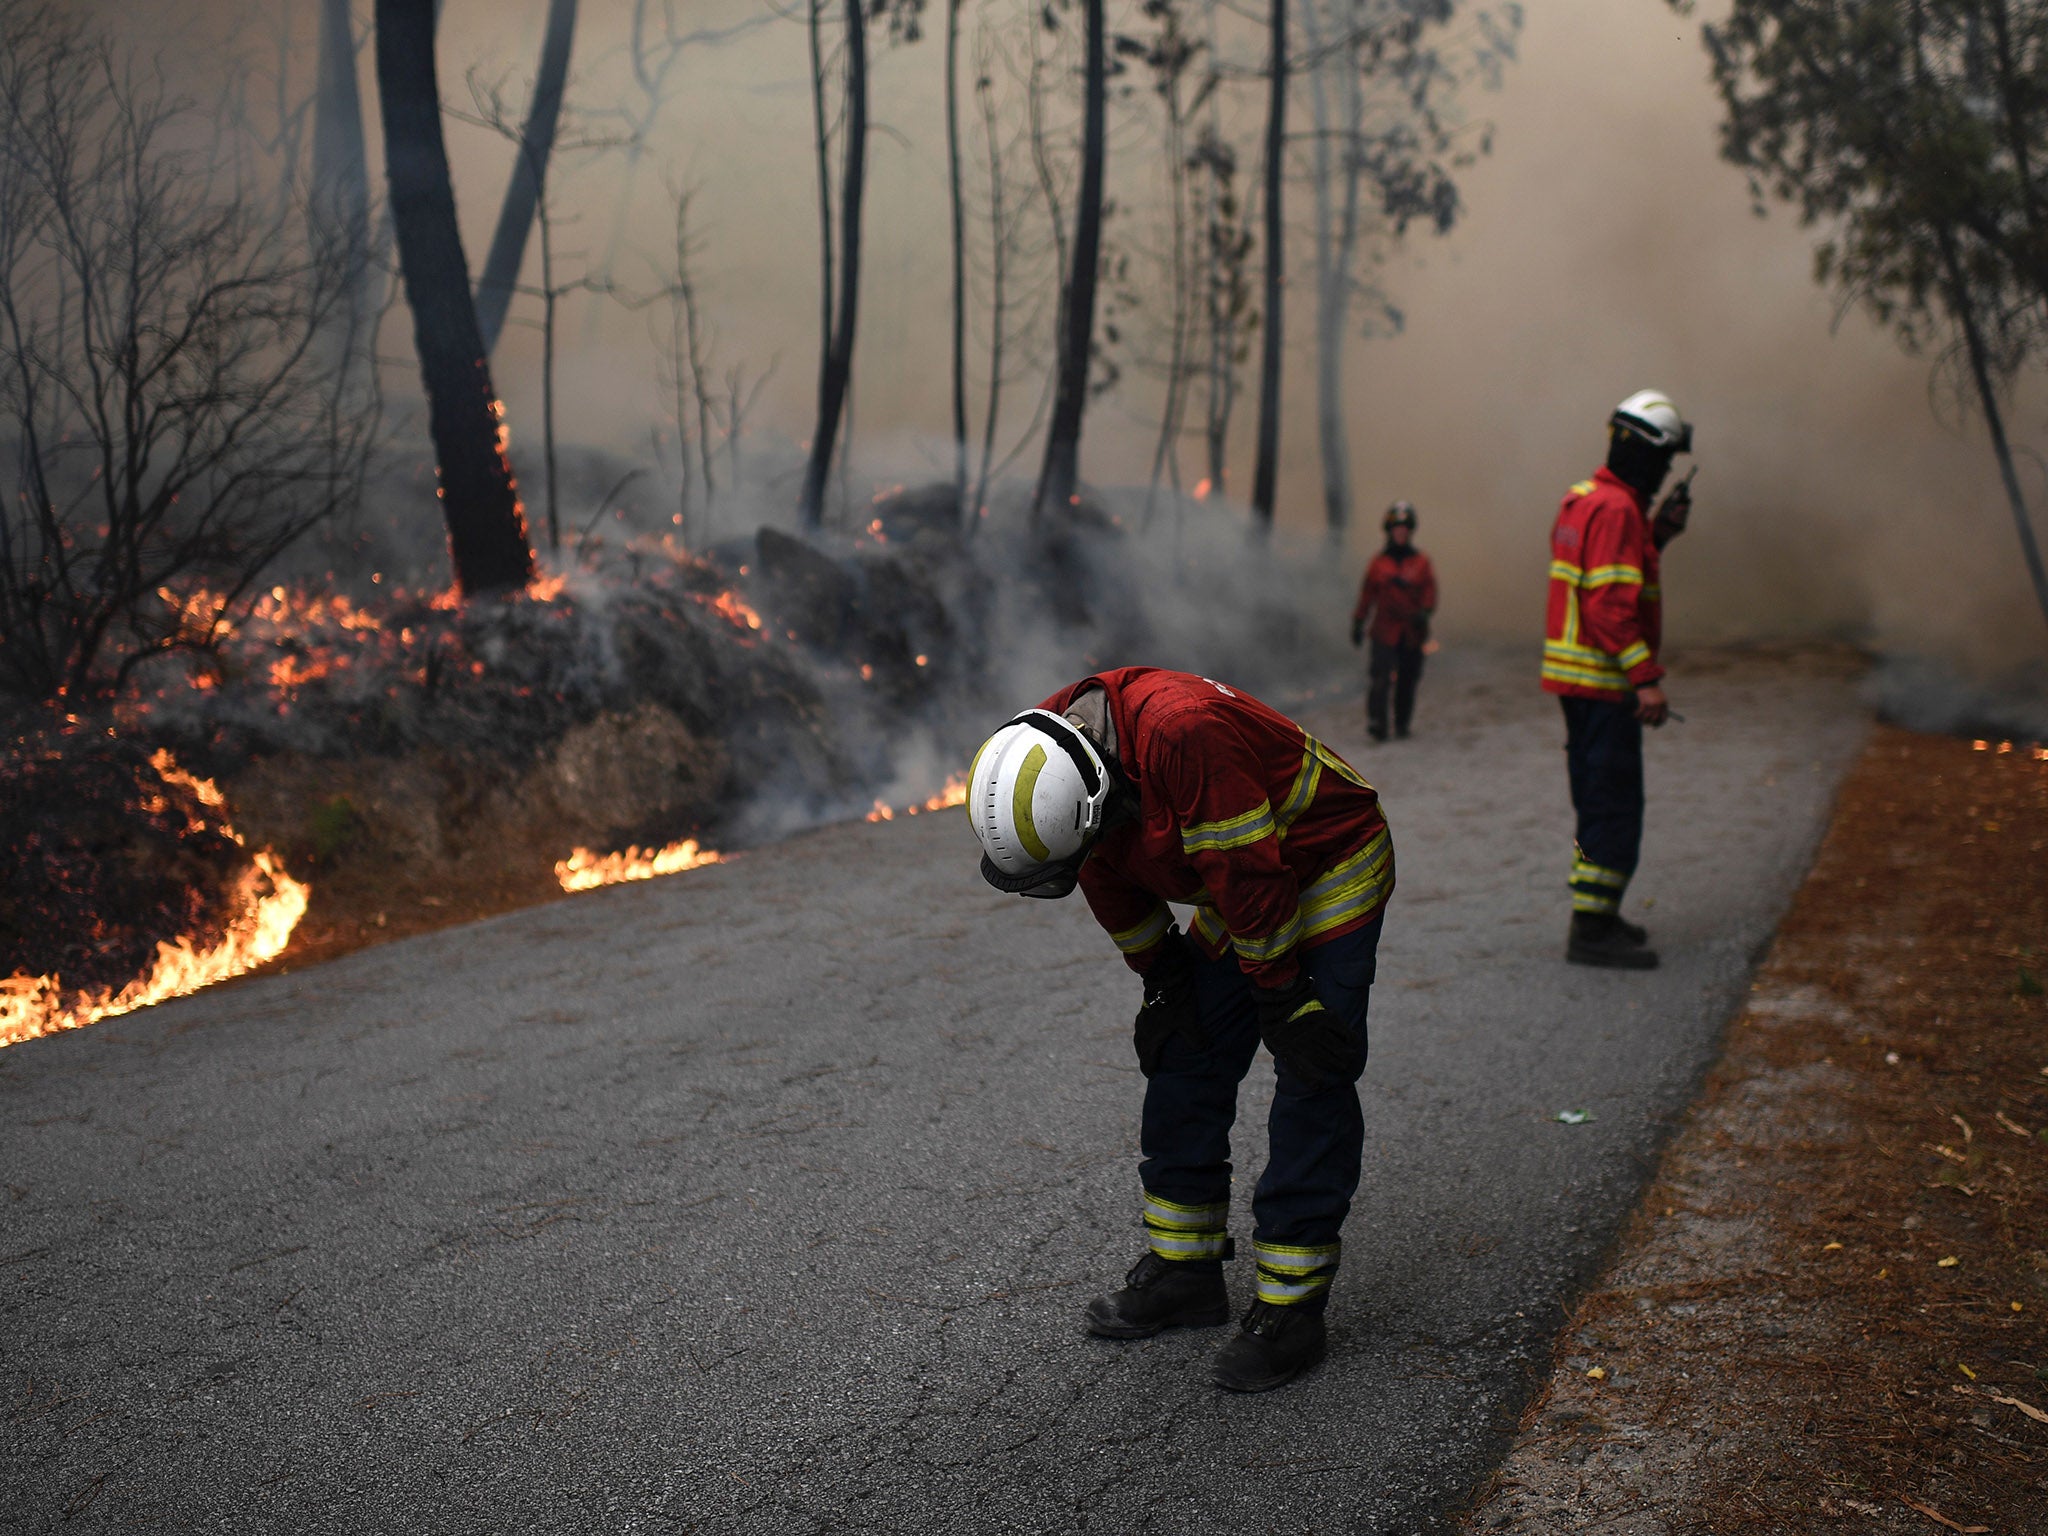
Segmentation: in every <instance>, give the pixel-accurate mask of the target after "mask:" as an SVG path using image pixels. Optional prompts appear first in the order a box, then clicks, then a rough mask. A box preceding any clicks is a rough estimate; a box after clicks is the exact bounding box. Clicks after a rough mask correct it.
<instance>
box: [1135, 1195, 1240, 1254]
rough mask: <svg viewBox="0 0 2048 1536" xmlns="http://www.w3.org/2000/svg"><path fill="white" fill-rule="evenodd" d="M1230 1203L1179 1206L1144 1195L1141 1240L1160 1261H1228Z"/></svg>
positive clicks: (1157, 1197) (1170, 1201) (1154, 1196)
mask: <svg viewBox="0 0 2048 1536" xmlns="http://www.w3.org/2000/svg"><path fill="white" fill-rule="evenodd" d="M1229 1220H1230V1202H1229V1201H1227V1200H1226V1201H1223V1202H1222V1203H1221V1204H1218V1205H1181V1204H1179V1203H1178V1202H1177V1201H1173V1200H1162V1199H1161V1198H1160V1197H1159V1196H1157V1195H1155V1194H1152V1193H1150V1192H1149V1191H1148V1192H1147V1193H1146V1195H1145V1238H1146V1241H1147V1242H1148V1243H1149V1244H1150V1245H1151V1248H1152V1251H1153V1252H1154V1253H1156V1254H1158V1255H1159V1257H1161V1258H1162V1259H1227V1258H1229V1257H1230V1233H1229V1231H1228V1230H1227V1228H1228V1225H1229Z"/></svg>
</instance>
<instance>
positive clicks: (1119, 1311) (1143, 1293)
mask: <svg viewBox="0 0 2048 1536" xmlns="http://www.w3.org/2000/svg"><path fill="white" fill-rule="evenodd" d="M1229 1321H1230V1294H1229V1292H1227V1291H1225V1290H1224V1289H1223V1261H1222V1260H1221V1259H1162V1258H1161V1257H1159V1255H1158V1254H1156V1253H1147V1254H1146V1255H1145V1257H1143V1258H1142V1259H1140V1260H1138V1262H1137V1263H1136V1264H1135V1265H1133V1266H1132V1268H1131V1272H1130V1273H1129V1274H1128V1275H1125V1276H1124V1286H1123V1289H1122V1290H1120V1291H1111V1292H1110V1293H1109V1294H1108V1295H1107V1296H1098V1297H1096V1298H1095V1299H1094V1300H1093V1301H1091V1302H1089V1303H1088V1331H1089V1332H1090V1333H1092V1334H1094V1335H1095V1336H1096V1337H1097V1338H1101V1339H1149V1338H1150V1337H1152V1335H1153V1334H1155V1333H1158V1332H1160V1331H1161V1330H1162V1329H1166V1328H1209V1327H1214V1326H1215V1325H1216V1324H1217V1323H1227V1322H1229Z"/></svg>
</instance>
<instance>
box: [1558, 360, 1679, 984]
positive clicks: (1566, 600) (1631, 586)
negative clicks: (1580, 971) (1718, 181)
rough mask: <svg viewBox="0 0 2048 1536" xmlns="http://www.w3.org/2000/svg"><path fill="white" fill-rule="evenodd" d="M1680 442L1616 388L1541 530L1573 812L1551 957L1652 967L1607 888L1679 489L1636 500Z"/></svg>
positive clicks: (1638, 824) (1623, 877)
mask: <svg viewBox="0 0 2048 1536" xmlns="http://www.w3.org/2000/svg"><path fill="white" fill-rule="evenodd" d="M1691 451H1692V428H1691V426H1689V425H1688V424H1687V423H1686V422H1685V420H1684V419H1683V418H1682V417H1681V416H1680V415H1679V414H1678V407H1677V406H1675V405H1673V404H1672V403H1671V401H1670V399H1669V398H1668V397H1666V396H1665V395H1662V394H1660V393H1658V392H1657V391H1656V390H1653V389H1645V390H1639V391H1638V392H1636V393H1635V394H1633V395H1630V396H1629V397H1628V398H1627V399H1626V400H1624V401H1622V402H1621V404H1620V405H1619V406H1617V407H1616V408H1615V411H1614V414H1613V415H1612V416H1610V417H1609V418H1608V423H1607V462H1606V464H1605V465H1604V466H1602V467H1601V468H1600V469H1598V470H1595V471H1594V473H1593V478H1592V479H1591V480H1582V481H1580V482H1579V483H1578V484H1577V485H1575V486H1573V487H1572V488H1571V490H1570V491H1569V492H1567V493H1566V495H1565V498H1564V504H1563V506H1561V507H1560V508H1559V509H1558V514H1557V523H1556V526H1555V527H1554V528H1552V530H1551V534H1550V605H1549V613H1548V621H1547V625H1546V628H1545V630H1544V642H1543V686H1544V688H1545V689H1546V690H1547V691H1548V692H1551V693H1554V694H1556V695H1558V701H1559V703H1560V704H1562V705H1563V708H1564V722H1565V761H1566V763H1567V765H1568V767H1569V770H1570V775H1571V789H1572V809H1573V811H1574V812H1576V814H1577V817H1578V837H1577V841H1576V843H1575V845H1574V847H1573V850H1572V872H1571V882H1570V884H1571V893H1572V920H1571V935H1570V938H1569V939H1568V941H1567V942H1566V946H1565V958H1566V959H1567V960H1570V961H1573V962H1575V963H1577V964H1579V965H1600V966H1611V967H1615V968H1618V969H1622V970H1649V969H1651V968H1652V967H1654V966H1655V965H1656V964H1657V953H1656V951H1655V950H1653V949H1651V948H1650V947H1649V936H1648V935H1647V934H1646V933H1645V932H1644V931H1643V930H1642V929H1641V928H1640V927H1638V926H1637V925H1636V924H1634V923H1631V922H1629V921H1628V920H1626V919H1625V918H1623V917H1622V915H1621V899H1622V896H1623V894H1624V893H1625V892H1626V891H1627V890H1628V883H1629V877H1630V876H1631V875H1633V874H1634V873H1635V868H1636V857H1637V853H1638V850H1639V848H1640V846H1641V843H1642V837H1643V727H1644V726H1646V725H1647V726H1650V727H1652V728H1654V727H1657V726H1661V725H1662V724H1663V723H1664V722H1665V720H1667V719H1668V718H1670V713H1671V704H1670V701H1669V700H1668V699H1667V698H1666V697H1665V695H1664V689H1663V687H1662V686H1661V683H1662V679H1663V677H1664V668H1663V667H1662V666H1661V665H1659V663H1658V660H1657V647H1658V642H1659V640H1660V638H1661V633H1662V610H1663V603H1662V598H1661V594H1660V591H1659V587H1658V563H1659V553H1660V551H1661V550H1662V549H1663V547H1664V546H1665V545H1666V544H1668V543H1669V542H1670V541H1671V540H1672V539H1673V538H1675V537H1677V536H1678V534H1680V533H1681V532H1683V531H1684V529H1685V523H1686V518H1687V516H1688V514H1689V513H1690V511H1691V498H1690V492H1689V491H1688V489H1687V487H1686V486H1685V485H1680V486H1679V487H1677V488H1676V489H1675V490H1673V492H1672V493H1671V495H1669V496H1667V497H1666V498H1665V499H1664V502H1663V504H1662V505H1661V506H1659V507H1658V509H1657V512H1656V515H1655V516H1654V517H1652V516H1651V515H1650V504H1651V502H1652V501H1653V500H1654V499H1655V497H1656V495H1657V491H1658V488H1659V487H1660V486H1662V485H1663V483H1664V479H1665V476H1666V475H1668V474H1669V473H1670V472H1671V461H1672V458H1673V457H1674V456H1675V455H1677V454H1681V453H1690V452H1691ZM1688 479H1690V477H1688Z"/></svg>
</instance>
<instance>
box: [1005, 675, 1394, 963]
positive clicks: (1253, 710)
mask: <svg viewBox="0 0 2048 1536" xmlns="http://www.w3.org/2000/svg"><path fill="white" fill-rule="evenodd" d="M1092 684H1100V685H1101V686H1102V688H1103V690H1104V691H1105V692H1106V693H1107V694H1108V695H1109V712H1110V718H1111V720H1112V721H1114V723H1115V726H1116V747H1117V756H1118V758H1119V760H1120V761H1121V763H1122V765H1123V770H1124V772H1125V773H1126V774H1128V775H1129V776H1130V779H1131V782H1132V783H1133V784H1135V785H1136V786H1137V790H1138V800H1139V807H1140V814H1139V819H1138V820H1137V821H1136V822H1135V823H1133V822H1126V823H1124V824H1122V825H1120V826H1117V827H1114V828H1112V829H1111V830H1110V831H1108V832H1106V833H1104V834H1103V835H1102V837H1101V839H1100V840H1099V841H1098V842H1097V843H1096V844H1095V847H1094V848H1093V849H1092V850H1091V851H1090V852H1089V855H1088V860H1087V862H1086V863H1085V864H1083V865H1082V866H1081V892H1082V894H1083V895H1084V896H1086V897H1087V899H1088V906H1089V908H1090V909H1091V910H1092V911H1093V912H1094V914H1095V920H1096V921H1097V922H1099V923H1100V924H1102V927H1103V929H1104V931H1106V932H1107V933H1108V934H1109V936H1110V938H1111V939H1113V940H1114V941H1115V942H1116V946H1117V948H1118V949H1120V950H1122V951H1123V953H1124V958H1125V960H1126V961H1128V962H1129V964H1130V967H1131V969H1132V970H1134V971H1137V972H1139V973H1140V974H1143V973H1144V972H1145V971H1146V970H1148V969H1150V967H1151V964H1152V961H1153V960H1154V959H1155V958H1156V957H1157V955H1158V952H1159V949H1158V946H1159V941H1160V940H1161V939H1162V938H1164V937H1165V936H1166V931H1167V928H1168V926H1169V925H1170V924H1171V923H1172V921H1173V915H1172V914H1171V913H1170V912H1169V911H1168V910H1167V906H1166V904H1167V903H1168V902H1169V901H1172V902H1179V903H1181V904H1183V905H1189V906H1193V907H1194V908H1195V909H1196V912H1195V918H1194V923H1193V931H1194V935H1195V937H1196V938H1197V939H1198V940H1199V941H1200V943H1201V944H1202V946H1203V948H1204V949H1205V950H1206V951H1207V953H1208V954H1209V955H1210V957H1211V958H1215V957H1217V956H1220V955H1221V954H1222V953H1223V952H1224V950H1225V949H1226V948H1228V949H1231V950H1234V951H1235V952H1236V954H1237V961H1238V964H1239V965H1240V966H1241V967H1243V969H1244V971H1245V973H1246V975H1247V976H1249V977H1250V978H1251V980H1252V981H1253V982H1255V983H1256V984H1258V985H1260V986H1266V987H1280V986H1286V985H1287V984H1288V983H1290V982H1292V981H1293V980H1294V979H1295V976H1296V974H1297V971H1298V966H1297V963H1296V959H1295V951H1296V949H1297V948H1298V947H1300V946H1302V945H1315V944H1321V943H1326V942H1328V941H1329V940H1331V939H1334V938H1336V937H1338V936H1339V935H1340V934H1345V933H1349V932H1351V930H1353V929H1354V928H1358V927H1360V926H1362V925H1363V924H1365V923H1368V922H1370V921H1372V919H1373V918H1374V917H1375V916H1377V915H1378V913H1379V911H1380V909H1381V908H1382V907H1383V906H1385V905H1386V900H1387V896H1388V894H1389V893H1390V892H1391V891H1392V890H1393V888H1394V850H1393V841H1392V839H1391V838H1390V837H1389V836H1388V833H1387V822H1386V818H1385V817H1384V816H1382V815H1381V814H1380V805H1379V796H1378V795H1377V794H1375V793H1374V792H1373V789H1372V786H1371V785H1369V784H1367V783H1366V782H1365V780H1364V779H1362V778H1360V777H1359V776H1358V774H1357V773H1356V772H1355V771H1354V770H1353V769H1352V767H1351V765H1350V764H1348V763H1346V762H1345V761H1344V759H1343V758H1341V757H1339V756H1338V755H1337V754H1336V753H1335V752H1333V751H1331V750H1330V749H1329V748H1328V747H1326V746H1324V745H1323V744H1322V743H1321V742H1319V741H1317V740H1316V739H1315V738H1314V737H1312V736H1310V735H1308V734H1306V733H1305V732H1304V731H1303V730H1302V729H1301V727H1300V726H1298V725H1296V724H1295V723H1294V722H1293V721H1292V720H1289V719H1288V718H1287V717H1286V716H1285V715H1283V714H1281V713H1280V712H1279V711H1277V710H1274V709H1270V708H1268V707H1267V706H1266V705H1264V704H1261V703H1260V702H1259V701H1258V700H1257V699H1254V698H1252V697H1251V696H1250V695H1248V694H1245V693H1242V692H1240V691H1238V690H1237V689H1234V688H1227V687H1225V686H1224V685H1223V684H1221V683H1217V682H1212V681H1210V680H1209V679H1208V678H1206V677H1196V676H1193V675H1192V674H1190V673H1187V672H1168V671H1163V670H1161V669H1160V668H1157V667H1119V668H1117V669H1115V670H1114V671H1110V672H1099V673H1097V674H1096V675H1095V676H1093V677H1084V678H1082V679H1081V681H1080V682H1078V683H1074V684H1072V685H1070V686H1069V687H1066V688H1062V689H1061V690H1060V691H1059V692H1058V693H1056V694H1054V695H1053V696H1052V697H1051V698H1049V699H1047V700H1046V701H1045V705H1044V707H1045V708H1046V709H1049V710H1051V711H1053V712H1054V713H1055V714H1062V713H1064V712H1065V711H1066V708H1067V705H1068V704H1069V703H1070V702H1071V701H1072V700H1073V698H1074V696H1075V695H1076V694H1078V693H1080V692H1081V691H1082V690H1083V689H1084V688H1087V687H1089V686H1090V685H1092Z"/></svg>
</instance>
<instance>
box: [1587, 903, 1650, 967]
mask: <svg viewBox="0 0 2048 1536" xmlns="http://www.w3.org/2000/svg"><path fill="white" fill-rule="evenodd" d="M1648 938H1649V935H1648V934H1646V933H1644V932H1643V930H1642V929H1640V928H1637V927H1636V926H1635V924H1633V923H1625V922H1623V921H1622V920H1621V919H1620V918H1619V917H1616V916H1615V915H1614V914H1613V913H1612V912H1574V913H1573V914H1572V936H1571V940H1570V942H1569V943H1567V944H1566V945H1565V950H1564V957H1565V959H1567V960H1569V961H1570V962H1571V963H1572V964H1573V965H1601V966H1606V967H1608V968H1609V969H1611V970H1618V971H1649V970H1655V969H1656V966H1657V951H1655V950H1654V949H1646V948H1645V947H1644V941H1645V940H1647V939H1648Z"/></svg>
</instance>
